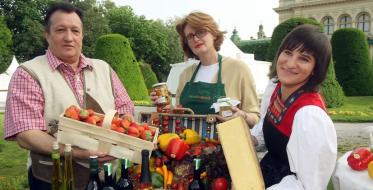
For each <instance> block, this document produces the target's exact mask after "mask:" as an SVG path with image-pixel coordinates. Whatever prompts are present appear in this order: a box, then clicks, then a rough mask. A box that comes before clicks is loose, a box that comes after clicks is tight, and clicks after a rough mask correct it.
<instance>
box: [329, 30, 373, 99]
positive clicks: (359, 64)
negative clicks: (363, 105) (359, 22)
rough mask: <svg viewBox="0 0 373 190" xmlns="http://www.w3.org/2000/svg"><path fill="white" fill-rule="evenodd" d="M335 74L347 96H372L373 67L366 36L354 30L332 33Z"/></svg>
mask: <svg viewBox="0 0 373 190" xmlns="http://www.w3.org/2000/svg"><path fill="white" fill-rule="evenodd" d="M332 45H333V59H334V60H335V73H336V76H337V80H338V81H339V83H340V84H341V85H342V87H343V90H344V92H345V94H346V95H347V96H369V95H373V82H372V81H373V66H372V63H371V59H370V54H369V48H368V42H367V37H366V35H365V34H364V33H363V32H362V31H360V30H359V29H356V28H345V29H339V30H337V31H335V32H334V33H333V36H332Z"/></svg>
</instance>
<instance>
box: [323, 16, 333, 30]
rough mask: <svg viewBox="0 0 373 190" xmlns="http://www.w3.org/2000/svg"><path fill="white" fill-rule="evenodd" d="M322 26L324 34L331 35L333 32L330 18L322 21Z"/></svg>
mask: <svg viewBox="0 0 373 190" xmlns="http://www.w3.org/2000/svg"><path fill="white" fill-rule="evenodd" d="M322 23H323V24H324V32H325V34H327V35H331V34H333V32H334V20H333V18H332V17H330V16H328V17H325V18H324V19H323V21H322Z"/></svg>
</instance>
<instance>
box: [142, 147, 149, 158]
mask: <svg viewBox="0 0 373 190" xmlns="http://www.w3.org/2000/svg"><path fill="white" fill-rule="evenodd" d="M141 156H142V157H149V150H146V149H144V150H142V151H141Z"/></svg>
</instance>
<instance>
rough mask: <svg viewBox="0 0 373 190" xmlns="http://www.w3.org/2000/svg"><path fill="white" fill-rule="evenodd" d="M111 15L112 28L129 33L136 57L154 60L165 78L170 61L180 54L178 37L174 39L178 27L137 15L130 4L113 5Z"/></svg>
mask: <svg viewBox="0 0 373 190" xmlns="http://www.w3.org/2000/svg"><path fill="white" fill-rule="evenodd" d="M107 16H108V20H109V26H110V28H111V30H112V32H113V33H118V34H122V35H124V36H126V37H127V38H128V40H129V41H130V44H131V47H132V49H133V51H134V53H135V55H136V58H137V59H138V60H142V61H144V62H146V63H149V64H151V66H152V69H153V71H154V72H155V73H156V75H157V77H158V79H160V80H161V81H163V80H165V79H166V77H167V74H168V72H169V70H170V66H169V64H170V63H174V62H173V61H175V60H177V59H179V57H180V56H179V55H180V54H179V51H178V48H177V44H178V40H176V41H174V40H175V36H177V34H176V31H175V29H173V30H171V29H170V28H168V27H166V26H165V24H164V23H163V22H162V21H159V20H158V21H154V20H147V19H146V18H145V17H144V16H137V15H135V14H134V12H133V10H132V8H131V7H129V6H124V7H120V8H114V9H111V10H109V12H108V15H107ZM172 32H173V33H172ZM171 48H174V49H171ZM180 48H181V47H179V49H180ZM175 50H176V51H175ZM172 53H176V56H175V55H172Z"/></svg>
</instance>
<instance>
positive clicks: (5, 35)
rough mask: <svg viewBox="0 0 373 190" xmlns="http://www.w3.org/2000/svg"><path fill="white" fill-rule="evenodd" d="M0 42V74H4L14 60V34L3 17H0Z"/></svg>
mask: <svg viewBox="0 0 373 190" xmlns="http://www.w3.org/2000/svg"><path fill="white" fill-rule="evenodd" d="M0 42H1V43H0V73H3V72H4V71H5V70H6V69H7V68H8V66H9V64H10V62H11V58H12V51H11V48H12V33H11V32H10V30H9V28H8V27H7V26H6V24H5V21H4V17H2V16H0Z"/></svg>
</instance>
